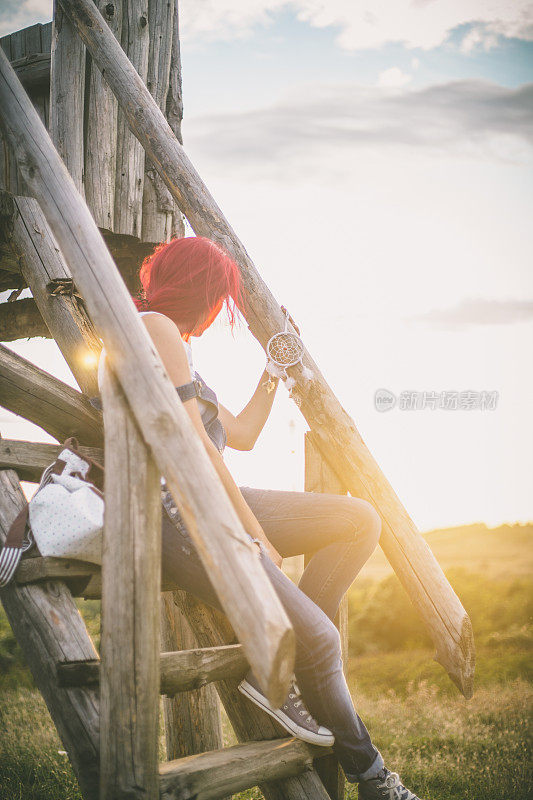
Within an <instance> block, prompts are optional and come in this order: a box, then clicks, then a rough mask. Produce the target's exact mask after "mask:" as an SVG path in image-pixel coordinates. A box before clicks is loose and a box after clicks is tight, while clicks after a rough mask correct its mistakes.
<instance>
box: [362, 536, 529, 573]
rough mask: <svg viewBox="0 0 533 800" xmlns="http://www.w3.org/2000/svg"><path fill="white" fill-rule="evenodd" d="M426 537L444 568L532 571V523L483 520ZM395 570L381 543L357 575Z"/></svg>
mask: <svg viewBox="0 0 533 800" xmlns="http://www.w3.org/2000/svg"><path fill="white" fill-rule="evenodd" d="M424 538H425V540H426V541H427V543H428V544H429V546H430V547H431V549H432V551H433V553H434V554H435V557H436V559H437V561H438V562H439V564H440V565H441V567H442V568H443V570H444V571H446V570H448V569H450V568H452V567H463V568H464V569H467V570H471V571H472V572H479V573H483V574H484V575H486V576H487V577H491V578H503V577H513V576H519V575H523V576H526V575H533V523H525V524H523V525H522V524H520V523H515V524H513V525H501V526H500V527H498V528H488V527H487V526H486V525H485V524H484V523H482V522H478V523H474V524H472V525H461V526H459V527H457V528H443V529H437V530H433V531H428V532H427V533H425V534H424ZM391 572H392V568H391V566H390V564H389V562H388V561H387V559H386V557H385V555H384V553H383V551H382V550H381V548H380V547H378V548H377V550H376V552H375V553H374V554H373V555H372V557H371V558H370V559H369V560H368V561H367V563H366V564H365V566H364V567H363V569H362V570H361V572H360V574H359V576H358V582H360V581H361V580H362V579H365V578H367V579H369V580H375V579H381V578H384V577H386V576H387V575H389V574H390V573H391Z"/></svg>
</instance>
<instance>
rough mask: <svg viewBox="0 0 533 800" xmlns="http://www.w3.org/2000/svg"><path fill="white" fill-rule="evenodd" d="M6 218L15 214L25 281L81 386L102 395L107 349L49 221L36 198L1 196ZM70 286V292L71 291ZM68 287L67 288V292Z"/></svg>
mask: <svg viewBox="0 0 533 800" xmlns="http://www.w3.org/2000/svg"><path fill="white" fill-rule="evenodd" d="M1 201H2V203H1V204H2V209H3V216H4V220H5V219H6V218H7V217H8V215H9V213H11V222H10V225H9V227H10V229H11V242H12V246H13V247H14V249H15V251H16V252H17V253H18V255H19V263H20V269H21V271H22V275H23V276H24V280H25V281H26V282H27V284H28V286H29V287H30V288H31V291H32V295H33V298H34V300H35V302H36V303H37V306H38V308H39V311H40V313H41V316H42V317H43V319H44V321H45V322H46V326H47V328H48V329H49V330H50V331H51V332H52V334H53V338H54V339H55V340H56V342H57V345H58V347H59V349H60V350H61V352H62V353H63V356H64V357H65V360H66V362H67V364H68V365H69V367H70V369H71V371H72V373H73V375H74V377H75V378H76V380H77V382H78V386H79V387H80V388H81V390H82V391H83V392H84V393H85V394H87V395H88V396H89V397H94V396H95V395H97V394H98V383H97V380H96V365H97V363H98V357H99V355H100V350H101V348H102V345H101V342H100V339H99V338H98V336H97V335H96V332H95V330H94V327H93V325H92V323H91V321H90V319H89V316H88V314H87V311H86V309H85V305H84V303H83V301H82V300H81V298H80V297H79V296H78V295H79V293H78V292H77V291H74V289H75V287H74V286H73V284H72V276H71V274H70V270H69V269H68V267H67V265H66V263H65V260H64V258H63V256H62V254H61V251H60V249H59V247H58V245H57V243H56V241H55V239H54V237H53V234H52V231H51V230H50V227H49V225H48V223H47V222H46V218H45V216H44V214H43V212H42V211H41V208H40V207H39V203H38V202H37V200H35V199H34V198H33V197H12V196H11V195H8V194H7V193H4V194H3V196H2V197H1ZM69 284H70V288H69ZM62 287H64V288H62Z"/></svg>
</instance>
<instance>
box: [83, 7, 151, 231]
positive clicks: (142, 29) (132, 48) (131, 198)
mask: <svg viewBox="0 0 533 800" xmlns="http://www.w3.org/2000/svg"><path fill="white" fill-rule="evenodd" d="M91 1H92V0H91ZM151 2H153V0H151ZM148 13H149V12H148V3H146V2H145V0H128V2H126V3H124V4H123V6H122V33H121V42H120V44H119V42H118V41H117V40H116V39H115V44H116V45H117V47H118V48H119V50H120V51H121V52H123V53H124V54H125V56H126V58H127V59H128V63H130V64H131V65H132V66H133V68H134V69H135V72H136V74H137V75H138V76H139V79H140V80H143V81H146V75H147V70H148V49H149V46H150V42H149V25H148ZM106 27H107V30H108V31H109V32H110V33H111V31H110V30H109V26H106ZM112 35H113V34H112ZM113 38H115V37H114V36H113ZM116 153H117V156H116V158H117V162H116V165H117V171H116V184H115V211H114V222H113V230H114V231H115V233H127V234H129V235H131V236H137V237H138V238H139V239H140V238H141V232H142V202H143V187H144V158H145V156H144V150H143V147H142V145H141V144H140V143H139V142H138V141H137V139H136V138H135V136H134V135H133V134H132V133H131V131H130V129H129V127H128V120H127V119H126V117H125V116H124V113H123V112H122V111H121V110H120V109H119V111H118V121H117V142H116Z"/></svg>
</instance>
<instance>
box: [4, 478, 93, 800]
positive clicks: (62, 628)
mask: <svg viewBox="0 0 533 800" xmlns="http://www.w3.org/2000/svg"><path fill="white" fill-rule="evenodd" d="M25 503H26V498H25V497H24V494H23V493H22V489H21V488H20V484H19V482H18V479H17V476H16V475H15V473H14V472H11V471H5V472H4V471H2V472H0V546H1V545H2V544H3V543H4V541H5V537H6V536H7V532H8V530H9V528H10V526H11V523H12V522H13V520H14V519H15V517H16V516H17V514H18V513H19V511H20V510H21V509H22V507H23V506H24V505H25ZM0 599H1V601H2V605H3V606H4V609H5V612H6V614H7V618H8V620H9V623H10V625H11V628H12V629H13V633H14V634H15V637H16V639H17V641H18V643H19V645H20V647H21V649H22V652H23V653H24V657H25V659H26V662H27V664H28V665H29V667H30V670H31V673H32V675H33V678H34V680H35V683H36V685H37V687H38V688H39V690H40V692H41V694H42V696H43V698H44V700H45V703H46V705H47V706H48V710H49V712H50V714H51V716H52V719H53V721H54V723H55V726H56V728H57V730H58V733H59V736H60V738H61V741H62V743H63V747H64V748H65V750H66V751H67V753H68V757H69V759H70V762H71V764H72V767H73V769H74V773H75V775H76V777H77V779H78V781H79V784H80V788H81V791H82V794H83V797H84V800H98V759H99V734H98V727H99V702H98V692H97V691H95V689H94V688H91V687H81V688H70V689H65V690H63V691H58V690H57V678H56V666H57V664H58V663H61V662H63V661H76V660H78V661H86V660H94V659H96V658H98V653H97V652H96V650H95V647H94V645H93V643H92V641H91V638H90V636H89V634H88V633H87V629H86V627H85V624H84V622H83V619H82V618H81V616H80V613H79V611H78V609H77V607H76V604H75V602H74V600H73V599H72V596H71V594H70V592H69V590H68V589H67V588H66V586H65V585H64V584H63V583H61V582H60V581H49V582H46V583H41V584H32V585H28V586H20V585H19V584H17V583H15V582H11V583H10V584H9V585H8V586H5V587H4V588H3V589H0Z"/></svg>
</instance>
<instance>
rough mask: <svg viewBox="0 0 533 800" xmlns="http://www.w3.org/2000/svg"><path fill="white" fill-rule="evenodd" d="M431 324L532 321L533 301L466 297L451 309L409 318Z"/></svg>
mask: <svg viewBox="0 0 533 800" xmlns="http://www.w3.org/2000/svg"><path fill="white" fill-rule="evenodd" d="M408 319H410V320H413V321H415V322H422V323H425V324H427V325H430V326H432V327H437V328H446V329H458V328H465V327H468V326H470V327H472V326H474V325H511V324H513V323H516V322H529V321H530V320H533V300H488V299H484V298H480V297H479V298H475V297H473V298H467V299H465V300H462V301H461V302H460V303H459V304H458V305H456V306H452V307H451V308H443V309H436V310H434V311H428V312H426V313H425V314H420V315H417V316H412V317H409V318H408Z"/></svg>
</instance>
